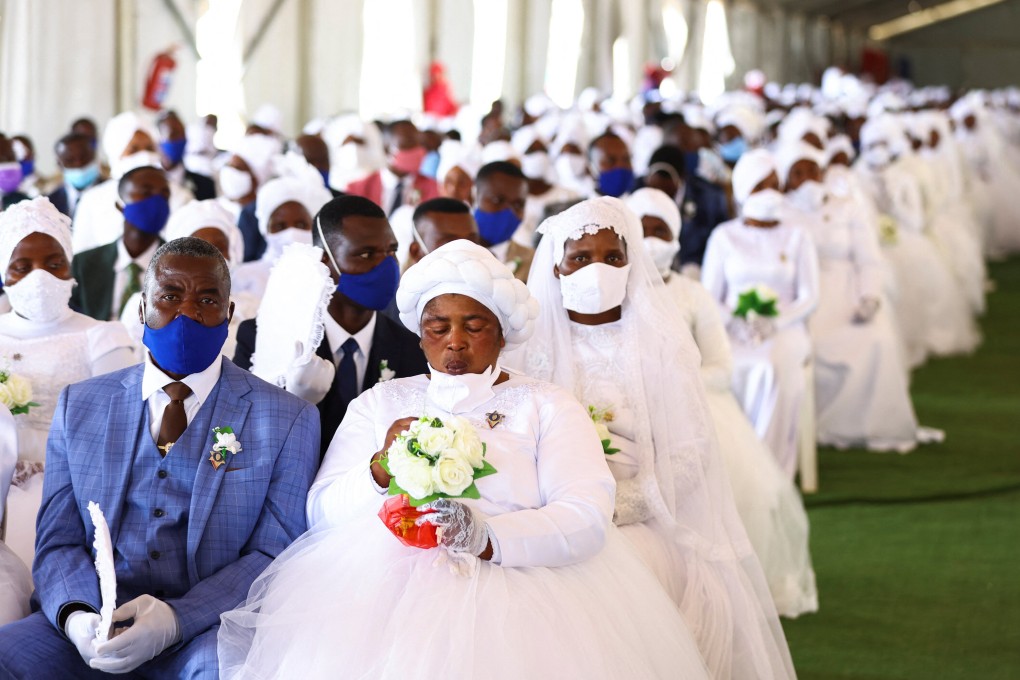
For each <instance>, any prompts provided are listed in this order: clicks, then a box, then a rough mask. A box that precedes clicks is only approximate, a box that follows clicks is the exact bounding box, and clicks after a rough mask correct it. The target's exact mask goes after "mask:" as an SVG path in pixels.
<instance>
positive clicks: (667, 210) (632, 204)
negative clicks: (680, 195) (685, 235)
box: [623, 187, 680, 239]
mask: <svg viewBox="0 0 1020 680" xmlns="http://www.w3.org/2000/svg"><path fill="white" fill-rule="evenodd" d="M623 202H624V203H626V204H627V207H628V208H630V209H631V210H633V211H634V214H635V215H637V216H638V218H639V219H640V218H642V217H644V216H645V215H651V216H652V217H658V218H659V219H660V220H662V221H663V222H665V223H666V226H668V227H669V230H670V231H671V232H673V238H674V239H675V238H677V237H679V236H680V207H679V206H678V205H677V204H676V201H674V200H673V199H672V198H670V197H669V196H667V195H666V192H664V191H662V190H660V189H652V188H651V187H645V188H643V189H638V190H637V191H635V192H634V193H632V194H631V195H630V196H628V197H627V198H625V199H624V201H623Z"/></svg>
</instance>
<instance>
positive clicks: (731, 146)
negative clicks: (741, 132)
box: [719, 137, 747, 163]
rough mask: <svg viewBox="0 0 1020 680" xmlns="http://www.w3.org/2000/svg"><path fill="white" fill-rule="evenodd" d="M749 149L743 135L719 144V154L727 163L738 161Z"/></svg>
mask: <svg viewBox="0 0 1020 680" xmlns="http://www.w3.org/2000/svg"><path fill="white" fill-rule="evenodd" d="M745 151H747V142H745V141H744V138H743V137H734V138H733V139H731V140H730V141H728V142H726V143H725V144H721V145H720V146H719V155H720V156H722V158H723V160H724V161H726V162H727V163H736V162H737V161H738V160H740V157H741V156H743V155H744V152H745Z"/></svg>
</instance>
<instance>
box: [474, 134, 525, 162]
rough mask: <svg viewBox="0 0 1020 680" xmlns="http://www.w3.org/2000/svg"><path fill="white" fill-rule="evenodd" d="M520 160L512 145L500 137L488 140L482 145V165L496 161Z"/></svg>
mask: <svg viewBox="0 0 1020 680" xmlns="http://www.w3.org/2000/svg"><path fill="white" fill-rule="evenodd" d="M511 160H516V161H518V162H519V161H520V156H519V154H518V153H517V152H516V151H515V150H514V147H513V145H512V144H510V142H507V141H504V140H502V139H497V140H496V141H494V142H489V143H488V144H486V145H485V146H483V147H482V165H487V164H489V163H494V162H496V161H511Z"/></svg>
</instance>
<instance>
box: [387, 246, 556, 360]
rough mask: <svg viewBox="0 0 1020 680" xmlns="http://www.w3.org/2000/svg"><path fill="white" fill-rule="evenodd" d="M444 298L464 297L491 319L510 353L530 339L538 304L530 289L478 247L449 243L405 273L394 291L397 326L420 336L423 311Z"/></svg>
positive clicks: (483, 249) (493, 257)
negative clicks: (440, 298) (493, 320)
mask: <svg viewBox="0 0 1020 680" xmlns="http://www.w3.org/2000/svg"><path fill="white" fill-rule="evenodd" d="M448 294H456V295H466V296H467V297H469V298H472V299H474V300H477V301H478V302H480V303H482V304H483V305H485V307H486V308H488V309H489V311H491V312H492V313H493V314H495V315H496V318H497V319H499V325H500V328H501V329H502V331H503V338H504V339H505V340H506V346H507V348H508V349H509V348H513V347H516V346H517V345H519V344H520V343H522V342H524V341H525V340H527V339H528V338H530V337H531V334H532V332H533V331H534V330H535V319H536V318H538V302H537V301H536V300H535V298H534V297H532V295H531V292H530V291H529V290H528V287H527V286H525V285H524V284H523V283H522V282H521V281H518V280H517V279H516V278H514V275H513V272H511V271H510V269H509V268H508V267H507V266H506V265H505V264H503V263H502V262H500V261H499V260H498V259H496V256H495V255H493V254H492V253H490V252H489V250H488V249H487V248H483V247H482V246H480V245H478V244H476V243H471V242H470V241H467V240H464V239H460V240H457V241H451V242H450V243H447V244H445V245H443V246H441V247H439V248H436V249H435V250H433V251H432V252H431V253H429V254H428V255H426V256H425V257H423V258H422V259H421V260H420V261H418V263H417V264H415V265H414V266H413V267H411V268H410V269H408V270H407V271H406V272H404V276H403V277H402V278H401V279H400V287H399V288H398V289H397V309H399V310H400V320H401V321H402V322H403V323H404V325H405V326H407V327H408V328H409V329H410V330H412V331H414V332H415V333H417V334H418V335H421V315H422V312H424V311H425V305H427V304H428V303H429V302H430V301H432V300H434V299H435V298H437V297H439V296H440V295H448Z"/></svg>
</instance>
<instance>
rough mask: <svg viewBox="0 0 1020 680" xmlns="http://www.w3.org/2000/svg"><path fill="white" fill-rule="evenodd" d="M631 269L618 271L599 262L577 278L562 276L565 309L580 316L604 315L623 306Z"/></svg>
mask: <svg viewBox="0 0 1020 680" xmlns="http://www.w3.org/2000/svg"><path fill="white" fill-rule="evenodd" d="M629 276H630V265H629V264H628V265H624V266H623V267H614V266H612V265H610V264H604V263H602V262H596V263H594V264H589V265H587V266H584V267H581V268H580V269H578V270H577V271H576V272H574V273H573V274H569V275H566V274H562V273H561V274H560V294H562V295H563V306H564V307H566V308H567V309H569V310H570V311H572V312H578V313H579V314H600V313H602V312H606V311H609V310H610V309H613V308H614V307H619V306H620V305H621V304H623V299H624V298H625V297H627V278H628V277H629Z"/></svg>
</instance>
